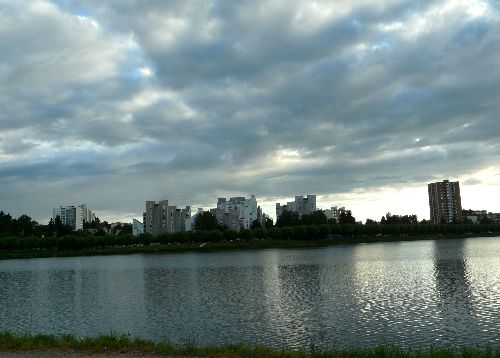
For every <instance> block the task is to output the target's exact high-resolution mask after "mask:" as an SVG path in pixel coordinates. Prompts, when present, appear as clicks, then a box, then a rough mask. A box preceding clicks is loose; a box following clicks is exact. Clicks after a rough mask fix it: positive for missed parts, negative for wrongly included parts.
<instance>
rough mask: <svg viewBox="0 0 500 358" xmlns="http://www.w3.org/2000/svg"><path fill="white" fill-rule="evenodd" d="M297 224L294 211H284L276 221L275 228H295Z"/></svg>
mask: <svg viewBox="0 0 500 358" xmlns="http://www.w3.org/2000/svg"><path fill="white" fill-rule="evenodd" d="M299 224H300V221H299V214H298V213H296V212H294V211H288V210H284V211H283V213H282V214H281V215H280V216H279V217H278V220H276V226H277V227H285V226H297V225H299Z"/></svg>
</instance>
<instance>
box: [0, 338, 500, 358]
mask: <svg viewBox="0 0 500 358" xmlns="http://www.w3.org/2000/svg"><path fill="white" fill-rule="evenodd" d="M1 355H4V356H7V357H23V356H27V357H64V356H73V357H137V356H140V357H154V356H167V357H237V358H239V357H256V358H257V357H259V358H260V357H271V358H275V357H283V358H287V357H290V358H302V357H324V358H326V357H350V358H354V357H363V358H385V357H387V358H396V357H397V358H427V357H432V358H455V357H457V358H458V357H460V358H499V357H500V346H498V347H494V348H492V347H488V348H475V347H464V348H462V349H460V350H452V349H449V348H429V349H425V350H419V349H407V350H405V349H401V348H398V347H389V346H377V347H374V348H365V349H337V350H319V349H315V348H314V347H311V350H310V351H308V352H306V351H298V350H291V349H286V348H285V349H278V348H270V347H262V346H245V345H224V346H213V347H200V346H197V345H195V344H193V343H186V344H181V345H174V344H172V343H169V342H159V343H155V342H152V341H150V340H146V339H142V338H133V337H131V336H129V335H122V336H116V335H103V336H98V337H90V338H83V339H78V338H76V337H74V336H71V335H64V336H52V335H45V334H38V335H14V334H12V333H10V332H2V333H0V356H1Z"/></svg>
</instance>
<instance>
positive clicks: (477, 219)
mask: <svg viewBox="0 0 500 358" xmlns="http://www.w3.org/2000/svg"><path fill="white" fill-rule="evenodd" d="M462 217H463V219H464V220H465V219H467V220H469V221H470V222H472V223H473V224H479V223H481V221H482V220H484V219H485V218H486V219H488V220H489V221H490V222H492V223H495V224H500V213H491V212H488V211H487V210H462Z"/></svg>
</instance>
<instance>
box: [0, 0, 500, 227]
mask: <svg viewBox="0 0 500 358" xmlns="http://www.w3.org/2000/svg"><path fill="white" fill-rule="evenodd" d="M444 179H450V180H459V181H460V186H461V192H462V205H463V207H464V208H467V209H468V208H472V209H486V210H489V211H493V212H500V2H498V1H496V0H491V1H481V0H450V1H445V0H425V1H415V0H411V1H409V0H406V1H405V0H384V1H382V0H381V1H371V0H357V1H347V0H346V1H332V0H328V1H311V0H286V1H285V0H283V1H278V0H270V1H268V0H266V1H258V0H251V1H246V0H242V1H234V0H221V1H209V0H200V1H192V0H178V1H177V0H170V1H166V0H150V1H144V0H120V1H108V0H98V1H97V0H85V1H83V0H57V1H56V0H54V1H48V0H23V1H17V0H0V210H3V211H7V212H10V213H11V214H12V215H14V216H19V215H21V214H28V215H30V216H31V217H33V218H34V219H36V220H38V221H40V222H47V221H48V219H49V218H50V217H51V215H52V208H54V207H57V206H59V205H76V204H80V203H86V204H87V206H88V207H89V208H91V209H94V211H95V212H96V213H97V215H98V216H99V217H100V218H101V219H102V220H108V221H126V222H130V221H131V218H132V217H142V212H143V211H144V207H145V201H146V200H162V199H168V200H169V201H170V203H172V204H175V205H177V206H178V207H180V206H182V207H183V206H186V205H191V206H192V207H193V208H197V207H203V208H206V209H208V208H211V207H215V206H216V202H217V197H230V196H247V197H248V196H249V195H250V194H255V195H256V196H257V200H258V202H259V204H260V205H261V206H262V207H263V208H264V212H266V213H268V214H270V215H271V216H273V217H274V216H275V203H276V202H281V203H284V202H286V201H290V200H292V198H293V197H294V196H295V195H306V194H316V195H317V196H318V207H319V208H323V209H326V208H329V207H331V206H333V205H338V206H345V207H347V208H348V209H351V210H352V212H353V215H354V216H355V217H356V218H357V219H358V220H363V221H364V220H365V219H366V218H372V219H376V220H379V219H380V218H381V216H382V215H384V214H385V213H386V212H391V213H393V214H401V215H403V214H417V215H418V217H419V219H427V218H428V217H429V209H428V197H427V183H430V182H434V181H442V180H444Z"/></svg>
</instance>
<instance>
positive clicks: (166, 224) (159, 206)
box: [143, 200, 191, 235]
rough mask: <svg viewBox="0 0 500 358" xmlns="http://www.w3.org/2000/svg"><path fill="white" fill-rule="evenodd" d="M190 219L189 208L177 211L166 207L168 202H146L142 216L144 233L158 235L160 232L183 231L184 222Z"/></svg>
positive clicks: (174, 208) (170, 206) (173, 207)
mask: <svg viewBox="0 0 500 358" xmlns="http://www.w3.org/2000/svg"><path fill="white" fill-rule="evenodd" d="M190 217H191V207H190V206H186V208H185V209H177V206H175V205H168V200H160V201H159V202H155V201H150V200H149V201H146V211H145V212H144V214H143V221H144V223H143V224H144V232H148V233H151V234H153V235H158V234H160V233H162V232H170V233H172V232H177V231H184V230H185V227H186V220H187V219H189V218H190Z"/></svg>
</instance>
